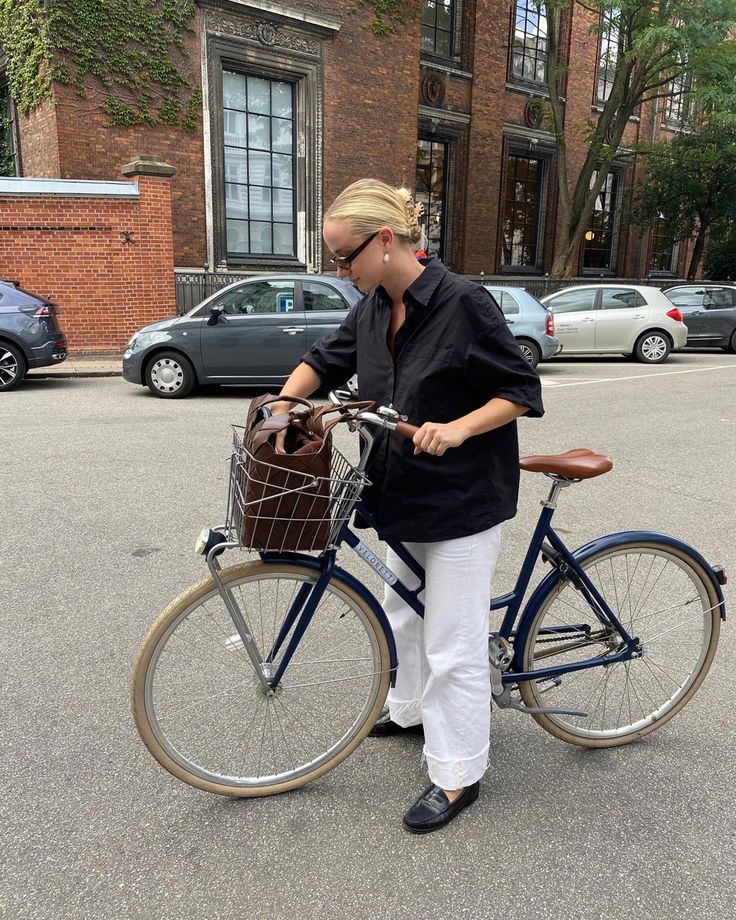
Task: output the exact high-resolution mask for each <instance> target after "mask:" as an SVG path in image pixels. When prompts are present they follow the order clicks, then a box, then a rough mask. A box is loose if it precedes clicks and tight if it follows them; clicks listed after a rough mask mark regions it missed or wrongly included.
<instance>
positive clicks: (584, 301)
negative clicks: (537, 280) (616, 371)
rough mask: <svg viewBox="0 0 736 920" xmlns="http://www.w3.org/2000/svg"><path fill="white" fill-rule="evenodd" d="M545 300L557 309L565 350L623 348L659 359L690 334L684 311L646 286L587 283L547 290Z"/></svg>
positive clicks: (557, 326) (652, 361) (606, 351)
mask: <svg viewBox="0 0 736 920" xmlns="http://www.w3.org/2000/svg"><path fill="white" fill-rule="evenodd" d="M542 303H543V304H544V305H545V307H547V308H548V309H550V310H551V311H552V312H553V313H554V316H555V335H556V336H557V338H558V339H559V340H560V343H561V344H562V347H563V349H564V353H565V354H566V355H567V354H611V353H620V354H623V355H633V356H634V357H635V358H636V359H637V360H638V361H643V362H644V363H645V364H659V363H661V362H662V361H665V360H666V359H667V357H668V356H669V353H670V352H671V351H672V349H673V348H682V347H683V345H684V344H685V341H686V339H687V327H686V326H685V324H684V323H683V321H682V313H681V312H680V310H679V309H678V308H677V307H675V306H673V305H672V303H671V301H669V300H668V299H667V298H666V297H665V296H664V294H663V293H662V292H661V291H660V290H659V288H655V287H649V286H647V285H637V284H626V285H624V284H585V285H581V286H580V287H568V288H563V289H562V290H561V291H556V292H555V293H554V294H548V295H547V296H546V297H543V298H542Z"/></svg>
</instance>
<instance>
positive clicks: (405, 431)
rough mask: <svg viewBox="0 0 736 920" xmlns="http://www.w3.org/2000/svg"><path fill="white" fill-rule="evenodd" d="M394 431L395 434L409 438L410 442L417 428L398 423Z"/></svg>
mask: <svg viewBox="0 0 736 920" xmlns="http://www.w3.org/2000/svg"><path fill="white" fill-rule="evenodd" d="M394 431H395V432H396V433H397V434H400V435H402V436H403V437H405V438H409V440H411V439H412V438H413V437H414V435H415V434H416V433H417V431H419V428H417V426H416V425H410V424H409V423H408V422H399V423H398V424H397V425H396V428H394Z"/></svg>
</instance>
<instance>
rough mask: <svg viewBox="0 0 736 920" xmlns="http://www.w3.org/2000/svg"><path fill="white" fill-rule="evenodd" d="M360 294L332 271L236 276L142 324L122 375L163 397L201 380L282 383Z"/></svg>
mask: <svg viewBox="0 0 736 920" xmlns="http://www.w3.org/2000/svg"><path fill="white" fill-rule="evenodd" d="M361 296H362V295H361V294H360V292H359V291H358V290H356V289H355V288H354V287H353V286H352V285H351V284H350V283H348V282H347V281H343V280H340V279H338V278H336V277H335V276H333V275H298V274H282V275H261V276H258V277H254V278H249V279H248V280H247V281H237V282H235V283H234V284H231V285H229V286H228V287H226V288H223V289H222V290H220V291H218V292H217V293H215V294H213V295H212V296H211V297H208V298H207V299H206V300H204V301H202V303H201V304H199V305H198V306H196V307H195V308H194V309H193V310H190V311H189V313H187V314H186V315H185V316H177V317H172V318H171V319H164V320H161V321H159V322H157V323H150V324H149V325H148V326H144V327H143V328H142V329H139V330H138V331H137V332H136V333H135V334H134V335H133V337H132V338H131V340H130V341H129V342H128V345H127V348H126V350H125V353H124V355H123V377H124V378H125V379H126V380H128V381H130V383H137V384H141V385H143V386H148V388H149V389H150V390H151V392H152V393H153V394H155V395H156V396H161V397H164V398H166V399H177V398H181V397H182V396H186V395H187V394H188V393H189V392H190V391H191V390H192V388H193V387H195V386H196V385H197V384H198V383H237V384H253V385H262V386H268V387H270V386H275V385H278V384H281V383H283V382H284V381H285V380H286V378H287V377H288V376H289V374H290V373H291V372H292V370H293V369H294V368H295V367H296V365H297V364H298V363H299V359H300V358H301V357H302V355H303V354H304V352H305V351H306V350H307V349H308V348H309V346H310V345H311V344H312V343H313V342H315V341H316V340H317V339H319V338H321V337H322V336H323V335H324V334H325V333H326V332H329V331H330V330H331V329H334V328H336V327H337V326H339V325H340V323H341V322H342V320H343V319H344V317H345V315H346V314H347V311H348V310H349V309H350V307H351V306H353V304H355V303H357V302H358V300H360V298H361Z"/></svg>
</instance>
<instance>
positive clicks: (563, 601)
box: [519, 541, 721, 747]
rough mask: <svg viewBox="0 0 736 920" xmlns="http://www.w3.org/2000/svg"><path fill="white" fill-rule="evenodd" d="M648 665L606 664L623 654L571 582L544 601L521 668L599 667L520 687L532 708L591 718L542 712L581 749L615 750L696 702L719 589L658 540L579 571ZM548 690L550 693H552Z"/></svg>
mask: <svg viewBox="0 0 736 920" xmlns="http://www.w3.org/2000/svg"><path fill="white" fill-rule="evenodd" d="M581 567H582V568H583V569H584V570H585V573H586V575H587V576H588V577H589V578H590V580H591V582H592V583H593V584H594V585H595V587H596V588H597V589H598V591H599V592H600V594H601V595H602V597H603V598H604V600H605V601H606V603H607V604H608V606H609V607H610V609H611V610H612V611H613V612H614V613H615V615H616V617H617V618H618V619H619V621H620V622H621V624H622V625H623V626H624V628H625V629H626V630H627V631H628V633H629V635H630V636H632V637H634V638H638V639H639V642H640V643H641V649H642V657H641V658H634V659H631V660H629V661H623V662H619V663H613V664H606V658H607V657H610V656H611V655H612V654H615V653H617V652H618V651H620V650H621V649H622V648H623V645H622V641H621V637H620V635H619V633H618V632H617V631H616V630H615V629H614V628H613V627H610V626H605V625H603V624H601V622H600V621H599V620H598V618H597V617H596V616H595V614H594V613H593V611H592V609H591V608H590V606H589V605H588V603H587V601H586V600H585V598H584V597H583V596H582V594H581V593H580V591H578V590H577V589H576V588H575V586H574V585H573V584H572V583H571V582H570V580H569V579H562V580H560V582H559V583H558V584H557V585H556V586H555V588H554V589H553V590H552V591H551V592H550V593H549V594H548V595H547V597H546V598H545V599H544V600H543V602H542V604H541V606H540V608H539V611H538V612H537V614H536V616H535V618H534V620H533V622H532V626H531V629H530V632H529V636H528V638H527V642H526V646H525V649H524V652H523V661H524V670H525V671H533V670H539V669H541V668H545V667H552V666H555V665H573V664H575V663H576V662H579V661H586V660H590V659H598V660H599V661H600V666H597V667H593V668H590V669H586V670H580V671H569V672H568V673H566V674H562V675H561V676H558V677H554V678H547V679H544V678H542V679H540V680H530V681H520V682H519V691H520V693H521V696H522V699H523V700H524V702H525V703H526V705H527V706H546V707H553V708H560V709H576V710H581V711H583V712H586V713H587V717H585V718H583V717H581V716H569V715H555V714H545V713H539V714H534V718H535V719H536V720H537V722H539V724H540V725H541V726H542V727H543V728H544V729H546V730H547V731H548V732H550V733H551V734H553V735H555V736H557V737H558V738H562V739H563V740H564V741H569V742H572V743H574V744H580V745H583V746H585V747H614V746H616V745H620V744H627V743H628V742H631V741H635V740H636V739H637V738H641V737H642V736H643V735H647V734H649V732H652V731H654V730H655V729H656V728H659V727H660V726H661V725H664V723H665V722H667V721H668V720H669V719H671V718H672V716H674V715H675V714H676V713H678V712H679V711H680V710H681V709H682V708H683V706H685V704H686V703H687V702H688V701H689V700H690V699H691V698H692V696H693V694H694V693H695V692H696V690H697V689H698V687H699V686H700V684H701V683H702V681H703V679H704V677H705V675H706V674H707V673H708V669H709V667H710V664H711V661H712V660H713V656H714V655H715V651H716V646H717V644H718V637H719V635H720V625H721V621H720V607H719V601H718V595H717V593H716V590H715V588H714V586H713V584H712V582H711V580H710V578H709V577H708V575H707V574H706V572H705V571H704V570H703V568H702V566H701V565H700V563H699V562H698V561H697V560H695V559H693V558H692V557H691V556H690V555H689V554H687V553H686V552H684V551H682V550H680V549H677V548H675V547H671V546H669V545H667V544H665V543H660V542H658V541H647V542H642V543H627V544H621V545H619V546H613V547H609V548H608V549H605V550H602V551H601V552H599V553H596V554H595V555H593V556H591V557H590V558H589V559H586V560H585V561H584V562H582V563H581ZM547 691H552V692H547Z"/></svg>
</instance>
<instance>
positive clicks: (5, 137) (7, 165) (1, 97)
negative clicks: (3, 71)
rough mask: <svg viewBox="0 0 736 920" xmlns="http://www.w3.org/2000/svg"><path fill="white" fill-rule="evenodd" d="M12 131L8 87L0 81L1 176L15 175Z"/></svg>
mask: <svg viewBox="0 0 736 920" xmlns="http://www.w3.org/2000/svg"><path fill="white" fill-rule="evenodd" d="M10 131H11V125H10V118H9V117H8V88H7V86H6V85H5V84H4V83H0V177H1V176H14V175H15V161H14V159H13V139H12V137H11V135H10Z"/></svg>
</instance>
